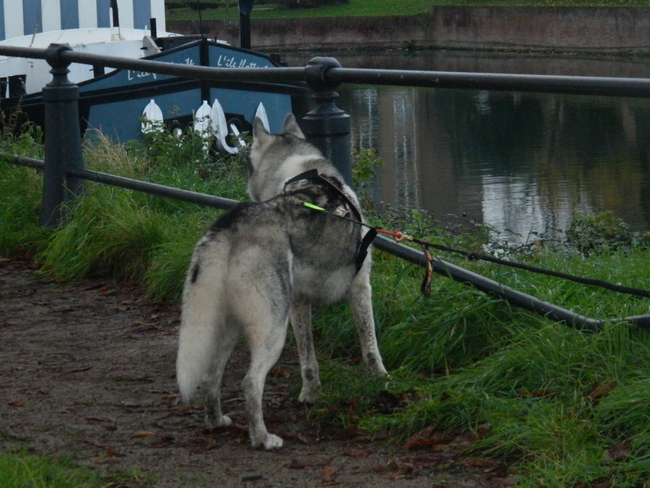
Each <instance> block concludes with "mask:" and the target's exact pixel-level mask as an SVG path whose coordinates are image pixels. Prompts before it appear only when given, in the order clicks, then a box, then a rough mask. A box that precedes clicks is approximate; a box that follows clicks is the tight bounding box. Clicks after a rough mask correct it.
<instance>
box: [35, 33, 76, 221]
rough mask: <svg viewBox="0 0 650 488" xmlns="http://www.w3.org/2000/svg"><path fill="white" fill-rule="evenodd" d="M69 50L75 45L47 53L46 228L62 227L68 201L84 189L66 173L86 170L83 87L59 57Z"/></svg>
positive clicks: (43, 216)
mask: <svg viewBox="0 0 650 488" xmlns="http://www.w3.org/2000/svg"><path fill="white" fill-rule="evenodd" d="M69 50H72V48H71V47H70V46H69V45H67V44H65V45H63V44H50V46H49V47H48V48H47V55H46V60H47V62H48V63H49V65H50V66H51V67H52V70H51V71H50V73H52V81H51V82H50V83H48V84H47V85H46V86H45V87H44V88H43V101H44V102H45V166H44V169H43V208H42V213H41V225H43V226H45V227H58V226H59V224H60V223H61V221H62V220H63V217H64V204H68V203H70V202H71V201H72V199H73V198H74V196H75V195H78V194H79V193H81V191H82V190H83V182H82V180H80V179H78V178H74V177H70V176H68V175H67V174H66V170H67V169H68V168H72V169H83V159H82V153H81V129H80V127H79V107H78V104H77V101H78V100H79V88H78V87H77V85H75V84H74V83H72V82H71V81H70V80H68V73H69V72H70V70H69V69H68V66H69V65H70V63H69V62H66V61H63V60H62V59H61V58H60V56H59V55H60V53H61V52H63V51H69Z"/></svg>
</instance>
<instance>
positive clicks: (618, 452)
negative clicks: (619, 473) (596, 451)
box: [603, 444, 632, 463]
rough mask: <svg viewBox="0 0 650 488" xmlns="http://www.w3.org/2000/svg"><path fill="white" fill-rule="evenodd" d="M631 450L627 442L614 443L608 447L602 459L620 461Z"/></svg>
mask: <svg viewBox="0 0 650 488" xmlns="http://www.w3.org/2000/svg"><path fill="white" fill-rule="evenodd" d="M631 452H632V448H631V447H630V446H628V445H627V444H616V445H615V446H612V447H610V448H609V449H608V450H607V452H606V453H605V454H603V461H605V462H614V463H617V462H620V461H623V460H625V458H627V457H628V456H629V455H630V454H631Z"/></svg>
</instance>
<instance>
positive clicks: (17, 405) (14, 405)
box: [9, 400, 27, 407]
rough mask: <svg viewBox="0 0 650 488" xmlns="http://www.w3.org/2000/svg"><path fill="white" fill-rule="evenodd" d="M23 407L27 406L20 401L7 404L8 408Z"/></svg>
mask: <svg viewBox="0 0 650 488" xmlns="http://www.w3.org/2000/svg"><path fill="white" fill-rule="evenodd" d="M25 405H27V404H26V403H25V402H23V401H20V400H19V401H16V402H9V406H10V407H24V406H25Z"/></svg>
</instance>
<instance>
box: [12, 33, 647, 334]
mask: <svg viewBox="0 0 650 488" xmlns="http://www.w3.org/2000/svg"><path fill="white" fill-rule="evenodd" d="M0 55H6V56H14V57H26V58H35V59H45V60H47V62H48V63H49V64H50V66H51V67H52V70H51V73H52V81H51V82H50V83H48V84H47V85H46V86H45V87H44V88H43V99H44V102H45V126H46V128H45V161H37V160H33V159H30V158H23V157H12V158H11V159H12V160H13V161H14V162H15V163H17V164H22V165H26V166H32V167H37V168H41V169H43V172H44V176H43V178H44V185H43V207H42V217H41V224H42V225H45V226H49V227H57V226H59V225H60V224H61V222H62V221H63V219H64V217H65V216H64V215H63V214H62V212H63V209H64V208H67V207H68V206H67V205H64V204H65V203H66V202H68V201H69V200H70V199H71V198H74V196H75V195H78V194H79V193H80V192H81V191H82V188H83V182H82V180H92V181H97V182H100V183H105V184H109V185H114V186H119V187H122V188H129V189H132V190H137V191H143V192H147V193H152V194H155V195H160V196H165V197H169V198H176V199H179V200H184V201H188V202H193V203H197V204H200V205H207V206H211V207H216V208H221V209H228V208H232V207H233V206H234V205H236V204H237V203H238V202H236V201H234V200H229V199H225V198H219V197H215V196H211V195H204V194H200V193H196V192H189V191H186V190H180V189H178V188H170V187H165V186H162V185H156V184H152V183H146V182H142V181H137V180H132V179H129V178H123V177H118V176H115V175H108V174H105V173H98V172H95V171H89V170H86V169H84V167H83V158H82V152H81V137H80V129H79V113H78V108H77V101H78V98H79V93H78V88H77V86H76V85H74V84H73V83H71V82H70V81H69V80H68V78H67V73H68V72H69V71H68V66H69V65H70V64H71V63H82V64H89V65H95V66H97V65H101V66H106V67H111V68H116V69H130V70H136V71H142V72H151V73H158V74H165V75H172V76H179V77H187V78H199V79H207V80H212V81H257V82H272V83H273V82H275V83H295V82H306V83H307V85H308V86H309V88H310V89H311V90H312V92H313V95H312V98H313V100H314V102H315V108H314V109H313V110H312V111H311V112H309V113H308V114H307V115H305V117H303V119H302V121H301V122H302V123H301V127H302V129H303V132H304V133H305V135H306V137H307V139H308V140H309V141H310V142H312V143H314V144H315V145H316V146H318V147H319V148H320V149H321V150H322V151H323V153H324V154H325V155H326V156H327V157H328V158H330V159H331V160H332V161H333V162H334V164H335V165H336V166H337V167H338V169H339V170H340V171H341V172H342V174H343V175H344V177H345V178H346V180H347V181H348V182H350V181H351V174H352V173H351V159H350V158H351V156H350V127H351V124H350V117H349V115H347V114H346V113H345V112H344V111H343V110H341V109H340V108H338V107H337V106H336V99H337V98H338V94H337V93H336V88H337V87H338V86H339V85H340V84H342V83H357V84H372V85H401V86H418V87H434V88H456V89H473V90H502V91H526V92H540V93H566V94H581V95H605V96H618V97H649V96H650V79H639V78H611V77H577V76H547V75H517V74H495V73H460V72H439V71H409V70H379V69H350V68H343V67H341V65H340V63H339V62H338V61H337V60H336V59H334V58H325V57H316V58H313V59H312V60H311V61H310V62H309V63H308V64H307V65H306V66H304V67H296V68H283V67H278V68H264V69H259V68H211V67H206V66H187V65H177V64H172V63H164V62H158V61H151V60H144V59H130V58H121V57H115V56H103V55H96V54H88V53H79V52H75V51H73V50H72V49H71V48H70V47H69V46H67V45H60V44H52V45H50V46H49V47H48V48H47V49H36V48H27V47H14V46H0ZM373 246H374V247H376V248H378V249H381V250H383V251H386V252H389V253H391V254H394V255H396V256H398V257H400V258H402V259H405V260H407V261H410V262H412V263H415V264H417V265H419V266H425V264H426V259H425V258H424V256H423V253H422V252H420V251H418V250H416V249H413V248H410V247H408V246H404V245H402V244H398V243H395V242H392V241H389V240H388V239H385V238H382V237H378V238H376V239H375V241H374V242H373ZM434 271H435V272H436V273H439V274H441V275H444V276H447V277H450V278H452V279H454V280H456V281H459V282H462V283H468V284H472V285H473V286H475V287H476V288H477V289H479V290H481V291H484V292H487V293H490V294H492V295H495V296H497V297H500V298H503V299H504V300H507V301H508V302H509V303H511V304H514V305H516V306H519V307H522V308H525V309H527V310H531V311H534V312H536V313H539V314H541V315H544V316H546V317H548V318H550V319H552V320H556V321H560V322H565V323H567V324H569V325H573V326H575V327H576V328H580V329H583V330H588V331H595V330H598V329H599V328H601V327H602V326H603V324H604V323H605V321H604V320H597V319H592V318H588V317H584V316H581V315H577V314H575V313H573V312H571V311H569V310H566V309H563V308H561V307H558V306H556V305H553V304H550V303H547V302H543V301H541V300H539V299H537V298H535V297H532V296H530V295H527V294H525V293H522V292H519V291H517V290H513V289H511V288H508V287H506V286H504V285H501V284H500V283H497V282H495V281H492V280H489V279H487V278H485V277H482V276H479V275H476V274H475V273H472V272H470V271H467V270H465V269H463V268H460V267H458V266H455V265H453V264H451V263H447V262H444V261H441V260H436V261H435V262H434ZM621 320H627V321H628V322H631V323H634V324H636V325H639V326H641V327H649V326H650V316H640V317H627V318H625V319H621Z"/></svg>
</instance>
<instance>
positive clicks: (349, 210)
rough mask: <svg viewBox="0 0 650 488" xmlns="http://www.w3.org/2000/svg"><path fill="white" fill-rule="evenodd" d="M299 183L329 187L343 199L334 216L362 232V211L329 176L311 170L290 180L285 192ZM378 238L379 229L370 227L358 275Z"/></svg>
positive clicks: (363, 242) (357, 262)
mask: <svg viewBox="0 0 650 488" xmlns="http://www.w3.org/2000/svg"><path fill="white" fill-rule="evenodd" d="M298 181H312V182H319V183H324V184H325V185H326V186H327V187H329V188H330V189H332V190H334V192H335V193H336V195H337V196H338V197H339V198H341V200H343V203H342V204H341V205H340V206H339V207H338V208H337V209H336V210H335V211H334V212H332V214H334V215H336V216H337V217H341V218H343V219H346V220H349V221H351V222H353V223H356V224H359V232H361V226H363V220H362V217H361V211H360V210H359V208H358V207H357V206H356V205H355V204H354V203H353V202H352V200H351V199H350V198H349V197H348V196H347V195H346V194H345V193H343V191H342V190H341V189H340V188H339V187H338V185H337V184H336V183H334V182H333V181H331V180H330V179H329V178H328V177H327V176H324V175H321V174H319V173H318V170H316V169H310V170H308V171H305V172H304V173H300V174H299V175H297V176H294V177H293V178H291V179H290V180H288V181H287V182H286V183H285V184H284V192H285V193H286V192H287V186H289V185H291V184H292V183H296V182H298ZM376 236H377V229H376V228H374V227H369V229H368V232H366V235H365V236H363V238H362V239H361V242H360V243H359V247H358V248H357V258H356V260H355V265H356V268H357V273H358V272H359V270H360V269H361V266H363V262H364V261H365V260H366V256H367V255H368V248H369V247H370V243H372V241H373V240H374V238H375V237H376Z"/></svg>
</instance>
